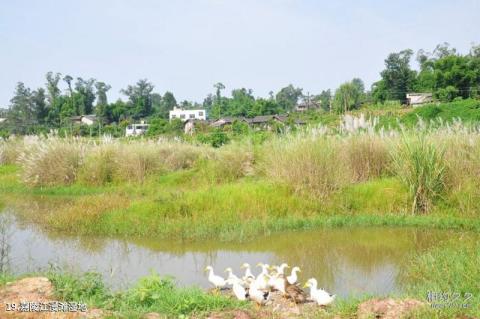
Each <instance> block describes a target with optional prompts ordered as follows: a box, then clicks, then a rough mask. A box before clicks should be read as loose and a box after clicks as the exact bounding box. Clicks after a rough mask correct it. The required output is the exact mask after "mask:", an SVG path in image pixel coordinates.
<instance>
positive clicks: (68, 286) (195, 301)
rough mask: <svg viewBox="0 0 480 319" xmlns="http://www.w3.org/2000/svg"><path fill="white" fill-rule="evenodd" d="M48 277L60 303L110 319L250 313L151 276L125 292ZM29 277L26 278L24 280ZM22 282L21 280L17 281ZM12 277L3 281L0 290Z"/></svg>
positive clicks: (93, 277) (94, 280) (90, 279)
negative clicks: (78, 305)
mask: <svg viewBox="0 0 480 319" xmlns="http://www.w3.org/2000/svg"><path fill="white" fill-rule="evenodd" d="M35 275H45V276H46V277H47V278H48V279H50V281H51V282H52V284H53V287H54V294H55V297H56V298H58V300H60V301H72V300H75V301H76V302H79V303H85V304H87V306H88V309H92V308H101V309H102V310H104V311H105V315H106V317H107V318H110V317H112V318H118V317H121V318H139V317H140V316H142V315H143V314H145V313H149V312H158V313H160V314H162V315H166V316H168V317H169V318H178V317H179V316H190V315H195V316H198V317H204V316H205V315H206V314H208V313H210V312H212V311H224V310H231V309H247V308H248V303H246V302H239V301H237V300H236V299H235V298H233V297H229V296H224V295H221V294H210V293H206V292H204V291H202V290H201V289H199V288H196V287H189V288H179V287H176V284H175V281H174V280H173V279H172V278H168V277H165V278H162V277H160V276H159V275H157V274H155V273H152V274H151V275H150V276H147V277H144V278H141V279H140V280H139V281H138V283H137V284H136V285H134V286H133V287H132V288H129V289H127V290H124V291H118V292H114V291H112V290H111V289H109V288H107V287H106V286H105V284H104V282H103V280H102V278H101V276H100V274H98V273H94V272H87V273H83V274H76V273H69V272H64V271H61V270H60V269H50V270H48V271H47V272H45V273H40V274H35ZM24 276H27V275H23V276H21V277H24ZM17 278H19V277H17ZM7 279H8V280H14V279H15V278H14V277H13V276H8V277H6V276H4V277H0V287H1V285H2V284H4V283H5V282H6V281H7Z"/></svg>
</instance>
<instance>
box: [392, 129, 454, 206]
mask: <svg viewBox="0 0 480 319" xmlns="http://www.w3.org/2000/svg"><path fill="white" fill-rule="evenodd" d="M392 164H393V170H394V172H395V174H396V175H397V176H398V178H399V179H400V180H401V181H402V182H403V183H404V184H405V185H406V186H407V187H408V189H409V193H410V198H411V205H412V209H411V210H412V213H426V212H428V211H429V210H430V209H431V207H432V204H433V202H434V201H435V200H436V199H437V198H438V197H439V196H440V195H441V194H442V193H443V191H444V189H445V178H446V166H445V160H444V150H442V149H438V148H437V147H435V146H434V145H433V144H432V143H430V142H428V141H427V139H426V138H425V137H424V136H420V137H418V138H416V137H404V138H403V139H402V141H401V142H400V144H399V145H398V147H397V149H396V151H395V152H393V153H392Z"/></svg>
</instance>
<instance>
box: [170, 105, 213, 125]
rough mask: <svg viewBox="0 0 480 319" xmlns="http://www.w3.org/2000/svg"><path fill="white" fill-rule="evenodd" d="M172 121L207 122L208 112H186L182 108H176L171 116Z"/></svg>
mask: <svg viewBox="0 0 480 319" xmlns="http://www.w3.org/2000/svg"><path fill="white" fill-rule="evenodd" d="M169 118H170V121H171V120H173V119H181V120H182V121H184V122H185V121H186V120H206V119H207V112H205V110H185V109H182V108H178V107H174V108H173V110H171V111H170V114H169Z"/></svg>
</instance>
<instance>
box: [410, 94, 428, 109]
mask: <svg viewBox="0 0 480 319" xmlns="http://www.w3.org/2000/svg"><path fill="white" fill-rule="evenodd" d="M432 101H433V96H432V93H408V94H407V102H408V105H412V106H413V107H415V106H416V105H420V104H425V103H430V102H432Z"/></svg>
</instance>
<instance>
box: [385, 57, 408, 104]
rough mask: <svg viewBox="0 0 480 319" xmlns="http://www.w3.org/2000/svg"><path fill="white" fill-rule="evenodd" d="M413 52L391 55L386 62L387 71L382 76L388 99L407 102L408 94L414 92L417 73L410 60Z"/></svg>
mask: <svg viewBox="0 0 480 319" xmlns="http://www.w3.org/2000/svg"><path fill="white" fill-rule="evenodd" d="M412 55H413V51H412V50H410V49H408V50H403V51H400V52H398V53H390V54H389V55H388V57H387V59H386V60H385V67H386V68H385V70H383V71H382V72H381V73H380V75H381V76H382V81H383V84H382V85H378V86H379V87H382V88H384V89H385V90H386V94H385V95H386V98H387V99H389V100H400V101H402V102H404V101H405V100H406V94H407V93H408V92H409V91H411V90H412V88H413V85H414V81H415V77H416V72H415V71H413V70H412V69H411V68H410V58H411V57H412Z"/></svg>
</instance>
